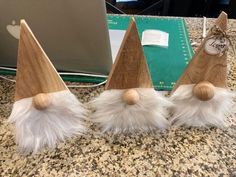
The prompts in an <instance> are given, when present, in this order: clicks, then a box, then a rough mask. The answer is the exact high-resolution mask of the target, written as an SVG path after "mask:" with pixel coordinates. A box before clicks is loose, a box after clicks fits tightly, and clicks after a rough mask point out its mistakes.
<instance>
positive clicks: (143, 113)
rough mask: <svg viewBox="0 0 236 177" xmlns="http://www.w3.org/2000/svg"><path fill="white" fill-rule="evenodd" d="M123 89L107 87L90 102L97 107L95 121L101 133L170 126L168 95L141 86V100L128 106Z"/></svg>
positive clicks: (93, 115)
mask: <svg viewBox="0 0 236 177" xmlns="http://www.w3.org/2000/svg"><path fill="white" fill-rule="evenodd" d="M124 91H125V90H116V89H114V90H106V91H104V92H103V93H102V94H101V95H100V96H99V97H98V98H96V99H95V100H93V101H92V102H91V106H92V107H93V108H94V109H95V112H94V113H93V114H92V121H94V122H95V123H97V124H98V125H99V127H100V128H101V130H102V132H110V131H111V132H113V133H115V134H116V133H122V132H124V133H125V132H126V133H128V132H136V131H148V130H153V129H156V128H159V129H166V128H167V127H168V126H169V122H168V121H167V120H166V117H167V116H168V112H167V109H166V108H167V107H169V106H171V105H172V104H171V103H170V102H169V101H167V100H166V98H165V97H163V96H162V95H160V94H158V93H157V92H156V91H155V90H154V89H146V88H138V89H136V91H137V92H138V93H139V97H140V100H139V101H138V102H137V103H136V104H135V105H128V104H126V103H125V102H124V101H123V100H122V95H123V93H124Z"/></svg>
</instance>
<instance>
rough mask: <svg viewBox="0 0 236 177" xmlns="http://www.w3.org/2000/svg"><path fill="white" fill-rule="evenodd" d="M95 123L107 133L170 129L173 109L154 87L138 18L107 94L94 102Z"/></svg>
mask: <svg viewBox="0 0 236 177" xmlns="http://www.w3.org/2000/svg"><path fill="white" fill-rule="evenodd" d="M91 105H92V107H93V108H94V109H95V111H94V113H93V115H92V120H93V121H94V122H96V123H97V124H98V125H99V127H100V128H101V130H102V131H103V132H113V133H122V132H124V133H128V132H134V131H148V130H153V129H156V128H159V129H165V128H167V127H168V126H169V122H168V121H167V120H166V116H167V111H166V109H165V108H166V107H168V106H170V105H171V104H170V102H168V101H167V100H166V99H165V98H164V97H163V96H161V95H159V94H158V93H157V92H156V91H155V90H154V88H153V85H152V81H151V77H150V74H149V70H148V66H147V63H146V59H145V56H144V51H143V48H142V45H141V42H140V39H139V36H138V31H137V27H136V23H135V21H134V19H132V20H131V22H130V25H129V27H128V30H127V32H126V34H125V37H124V39H123V42H122V44H121V47H120V50H119V52H118V55H117V58H116V60H115V63H114V65H113V67H112V70H111V72H110V75H109V77H108V80H107V83H106V85H105V91H104V92H103V93H102V94H101V95H100V96H99V97H98V98H96V99H95V100H93V101H92V102H91Z"/></svg>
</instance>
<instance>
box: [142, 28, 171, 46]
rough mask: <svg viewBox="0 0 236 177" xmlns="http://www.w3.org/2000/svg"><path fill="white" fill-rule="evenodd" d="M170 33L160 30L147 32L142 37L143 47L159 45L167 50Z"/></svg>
mask: <svg viewBox="0 0 236 177" xmlns="http://www.w3.org/2000/svg"><path fill="white" fill-rule="evenodd" d="M168 44H169V33H166V32H164V31H160V30H145V31H144V32H143V35H142V45H157V46H161V47H165V48H167V47H168Z"/></svg>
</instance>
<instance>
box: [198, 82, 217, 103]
mask: <svg viewBox="0 0 236 177" xmlns="http://www.w3.org/2000/svg"><path fill="white" fill-rule="evenodd" d="M214 89H215V87H214V85H212V84H211V83H210V82H208V81H203V82H200V83H198V84H197V85H195V86H194V88H193V95H195V96H196V97H197V98H198V99H199V100H201V101H208V100H210V99H212V98H213V97H214V95H215V93H214Z"/></svg>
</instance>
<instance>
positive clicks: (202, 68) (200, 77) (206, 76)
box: [172, 12, 228, 93]
mask: <svg viewBox="0 0 236 177" xmlns="http://www.w3.org/2000/svg"><path fill="white" fill-rule="evenodd" d="M227 21H228V18H227V14H226V13H225V12H222V13H221V14H220V16H219V17H218V19H217V20H216V22H215V24H216V25H217V26H219V27H220V28H221V29H222V30H224V31H226V29H227ZM210 35H211V31H209V33H208V34H207V37H208V36H210ZM207 37H206V38H205V40H204V41H203V42H202V44H201V46H200V47H199V48H198V49H197V51H196V53H195V54H194V56H193V58H192V60H191V61H190V62H189V64H188V66H187V67H186V69H185V70H184V72H183V74H182V76H181V77H180V78H179V80H178V81H177V83H176V85H175V87H174V89H173V90H172V93H173V92H174V91H175V90H176V89H177V88H178V87H179V86H180V85H184V84H197V83H199V82H201V81H209V82H210V83H212V84H213V85H214V86H215V87H222V88H225V87H226V77H227V52H225V53H224V55H222V56H220V57H219V56H214V55H209V54H207V53H206V52H205V51H204V44H205V42H206V40H207Z"/></svg>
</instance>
